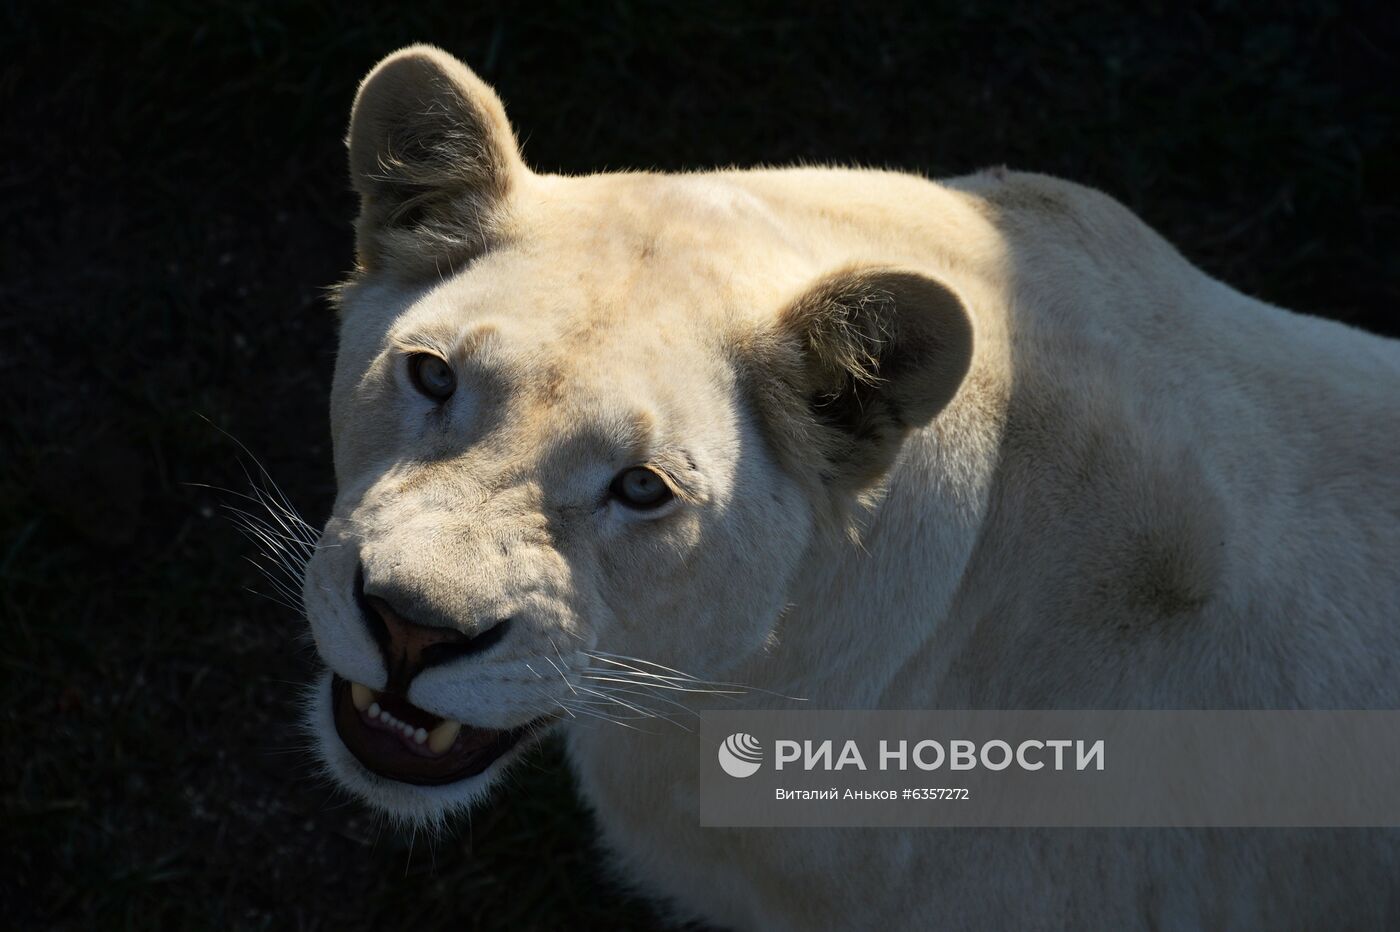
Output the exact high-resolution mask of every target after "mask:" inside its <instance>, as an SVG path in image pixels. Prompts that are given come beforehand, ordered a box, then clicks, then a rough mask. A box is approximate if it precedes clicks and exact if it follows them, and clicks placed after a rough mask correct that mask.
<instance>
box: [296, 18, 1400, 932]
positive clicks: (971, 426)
mask: <svg viewBox="0 0 1400 932" xmlns="http://www.w3.org/2000/svg"><path fill="white" fill-rule="evenodd" d="M349 146H350V164H351V169H352V173H353V178H354V185H355V188H356V190H357V191H358V192H359V194H360V196H361V199H362V211H361V214H360V217H359V221H358V253H359V255H358V269H357V272H356V274H355V276H354V278H353V280H352V281H351V282H350V283H349V284H348V285H347V286H346V287H345V288H344V290H343V293H342V295H341V313H342V321H341V327H342V330H341V342H340V354H339V357H338V360H337V363H336V372H335V384H334V390H333V395H332V400H331V419H332V429H333V433H334V450H335V465H336V474H337V478H338V481H339V497H338V499H337V501H336V504H335V508H334V512H333V515H332V517H331V519H330V521H329V522H328V524H327V526H326V529H325V534H324V537H323V539H322V542H321V544H320V546H319V547H318V549H317V551H316V554H315V556H314V558H313V560H312V562H311V564H310V566H309V571H308V574H307V581H306V586H305V599H306V605H307V610H308V612H309V616H310V621H311V628H312V631H313V632H314V634H315V640H316V645H317V647H318V649H319V652H320V655H321V657H322V659H323V660H324V661H325V664H326V666H327V667H328V668H329V671H330V672H328V673H327V674H326V677H325V680H324V682H323V683H321V684H319V686H318V687H317V689H316V691H315V697H316V699H315V701H314V702H313V708H312V710H311V723H312V726H313V728H314V729H315V731H316V733H317V735H318V736H319V740H318V743H319V745H320V751H321V753H322V755H323V756H324V759H325V761H326V763H327V765H328V767H329V768H330V770H331V771H332V773H333V774H334V775H335V776H336V778H338V780H339V781H340V782H341V783H343V784H344V785H345V786H346V787H348V788H349V789H351V790H352V791H353V792H355V793H357V794H358V795H360V796H361V797H363V798H364V799H365V800H366V801H368V802H369V803H370V804H372V805H373V806H376V807H378V808H380V809H382V810H384V811H387V812H389V813H392V814H395V815H397V816H401V817H403V818H405V819H413V820H424V821H432V820H438V819H441V818H443V817H444V816H445V815H447V814H448V813H450V812H452V811H453V810H457V809H462V808H465V807H467V806H469V805H470V804H471V803H472V802H473V801H474V800H476V799H479V798H480V797H481V796H482V794H483V793H484V792H485V791H486V789H487V787H488V786H490V785H491V784H492V783H493V782H494V781H496V780H497V779H498V778H499V777H500V776H501V774H502V773H503V772H504V770H505V769H506V768H507V767H509V765H510V762H511V761H512V760H513V759H514V758H515V757H516V756H518V754H519V751H520V748H521V746H522V745H523V744H525V743H527V742H528V741H529V740H530V739H531V738H533V737H534V735H536V734H538V733H539V732H541V731H543V730H544V729H546V728H549V727H557V728H561V729H562V730H563V734H564V737H565V740H566V743H567V747H568V750H569V755H570V759H571V761H572V765H573V767H574V770H575V772H576V774H577V777H578V782H579V785H580V788H581V791H582V793H583V795H584V796H585V798H586V799H587V801H588V803H589V804H590V805H591V806H592V807H593V809H594V810H595V811H596V813H597V818H598V823H599V825H600V827H601V832H602V834H603V839H602V840H603V843H604V845H605V846H606V847H607V848H609V849H610V850H611V851H612V852H614V854H615V856H616V858H617V860H618V863H619V865H620V866H621V867H622V869H623V870H624V871H625V872H626V873H627V875H628V876H630V877H631V878H633V879H634V880H635V881H636V882H637V883H638V884H639V885H641V886H642V887H643V888H644V889H646V890H648V891H651V892H652V893H654V894H656V895H657V896H658V897H660V898H662V899H664V900H665V901H666V902H668V903H670V904H672V905H673V907H674V908H675V909H676V911H677V912H678V914H680V915H685V916H694V917H700V918H702V919H705V920H708V921H710V922H713V923H716V924H718V925H721V926H729V927H734V928H740V929H762V930H770V929H791V930H808V929H896V928H898V929H903V928H929V927H938V928H950V929H961V928H1041V927H1061V926H1064V925H1076V926H1086V925H1087V926H1094V927H1099V928H1112V929H1123V928H1154V929H1156V928H1264V927H1271V928H1280V927H1290V928H1324V927H1331V928H1338V927H1358V926H1375V927H1379V926H1382V925H1386V924H1389V925H1391V926H1392V927H1393V926H1394V925H1395V924H1396V923H1398V922H1400V893H1397V887H1400V880H1397V877H1400V855H1397V845H1396V841H1395V835H1394V834H1392V833H1387V832H1383V831H1379V830H1377V831H1313V832H1279V831H1229V832H1225V831H1169V830H1134V831H1092V830H1083V831H1081V830H1054V831H1050V830H1043V831H1032V830H1026V831H1019V830H921V831H897V830H820V829H812V830H776V829H773V830H768V829H764V830H758V829H754V830H718V829H703V828H701V827H699V825H698V820H697V813H696V789H695V783H696V779H697V776H698V775H697V772H696V761H697V760H698V754H699V751H698V749H697V747H696V744H695V742H696V738H695V736H694V735H693V734H692V733H691V732H689V731H686V730H683V729H681V728H671V727H669V726H667V725H666V724H665V723H664V722H663V721H662V720H661V719H657V720H656V721H654V722H651V723H648V726H649V727H646V728H644V729H641V730H634V729H629V728H626V727H617V726H615V725H613V724H611V723H609V722H607V721H605V719H608V718H619V719H626V718H628V717H629V715H633V714H637V713H650V712H652V711H655V712H659V713H661V714H664V715H665V716H666V717H668V718H671V717H675V716H677V715H683V714H687V713H686V712H683V711H681V710H680V709H677V708H676V706H674V705H671V704H662V703H660V702H659V701H657V700H656V697H657V696H658V695H660V691H658V690H653V689H648V688H647V687H646V686H645V684H647V683H648V682H652V683H655V682H656V681H655V680H654V679H652V680H649V679H648V676H649V675H650V674H654V673H656V672H657V671H659V670H660V667H658V666H653V665H654V664H656V665H664V666H665V667H667V668H675V669H678V670H683V671H686V672H687V673H689V674H692V675H694V676H696V677H699V678H701V679H703V680H710V681H727V682H737V683H742V684H746V685H748V686H752V687H756V689H755V690H754V691H752V692H749V693H747V694H745V695H744V696H743V697H742V699H741V700H740V702H741V707H742V704H744V703H746V704H748V705H750V706H753V707H759V706H770V707H783V706H784V705H785V704H787V702H786V700H784V699H782V698H780V696H793V697H801V698H805V699H807V700H809V701H810V704H811V705H813V706H817V707H826V708H848V709H867V708H882V707H883V708H943V707H982V708H1013V709H1014V708H1051V707H1058V708H1276V707H1283V708H1294V707H1319V708H1353V707H1371V708H1394V707H1396V706H1397V705H1400V665H1398V664H1397V661H1400V621H1398V620H1397V618H1398V617H1400V347H1397V344H1395V343H1393V342H1389V341H1386V340H1383V339H1379V338H1376V337H1373V336H1368V335H1366V334H1364V333H1360V332H1358V331H1356V330H1352V329H1349V328H1347V327H1344V326H1341V325H1339V324H1335V323H1329V322H1327V321H1324V320H1317V319H1313V318H1308V317H1300V316H1297V315H1295V314H1291V313H1289V312H1286V311H1283V310H1279V309H1277V308H1274V307H1270V306H1267V305H1265V304H1262V303H1260V302H1259V301H1256V300H1253V299H1251V298H1248V297H1245V296H1244V295H1241V294H1239V293H1237V292H1235V291H1232V290H1231V289H1230V288H1228V287H1226V286H1225V285H1222V284H1220V283H1219V282H1217V281H1214V280H1212V279H1210V278H1209V277H1207V276H1206V275H1204V274H1202V273H1201V272H1200V271H1198V270H1197V269H1195V268H1193V267H1192V266H1191V265H1190V264H1189V263H1187V262H1186V261H1185V260H1184V259H1183V258H1182V257H1181V256H1180V255H1179V254H1177V252H1176V251H1175V250H1173V249H1172V247H1171V246H1170V245H1168V244H1167V243H1166V242H1164V241H1163V240H1162V239H1161V238H1160V237H1158V236H1157V235H1155V234H1154V233H1153V232H1152V231H1151V230H1150V229H1148V228H1147V227H1146V226H1144V225H1143V224H1142V223H1141V222H1140V221H1138V220H1137V219H1136V218H1135V217H1134V216H1133V215H1132V214H1131V213H1130V212H1129V211H1127V210H1126V209H1125V208H1123V207H1122V206H1120V205H1119V204H1117V203H1116V202H1114V201H1113V200H1111V199H1110V198H1108V197H1105V196H1104V195H1102V194H1099V193H1097V192H1095V191H1092V190H1088V189H1086V188H1081V187H1078V186H1076V185H1072V184H1068V183H1065V182H1061V181H1056V180H1053V179H1050V178H1045V177H1041V176H1037V175H1024V174H1014V173H1006V172H1002V171H989V172H984V173H980V174H977V175H972V176H969V177H965V178H958V179H954V180H952V181H946V182H931V181H928V180H926V179H924V178H919V177H913V176H910V175H903V174H897V173H889V172H878V171H845V170H834V169H833V170H828V169H810V168H807V169H793V170H756V171H719V172H712V173H699V174H686V175H659V174H648V173H621V174H605V175H596V176H590V177H583V178H566V177H559V176H554V175H541V174H536V173H534V172H532V171H531V170H530V169H529V168H527V167H526V165H525V164H524V162H523V161H522V159H521V155H520V152H519V149H518V147H517V144H516V141H515V138H514V136H513V135H512V131H511V128H510V126H509V124H508V123H507V121H506V117H505V113H504V111H503V109H502V106H501V103H500V101H499V100H498V99H497V97H496V96H495V94H494V93H493V92H492V91H491V90H490V88H488V87H487V86H486V85H485V84H483V83H482V82H481V81H480V80H479V79H478V78H477V77H476V76H475V75H473V74H472V73H471V72H470V71H469V70H468V69H467V68H466V67H465V66H464V65H462V64H461V63H460V62H458V61H457V60H455V59H453V58H452V57H451V56H449V55H447V54H445V53H443V52H441V51H439V50H436V49H433V48H430V47H423V46H418V47H413V48H409V49H405V50H403V51H401V52H399V53H397V54H395V55H393V56H390V57H389V58H387V59H385V60H384V61H383V62H382V63H380V65H379V66H378V67H376V68H375V69H374V71H373V72H372V73H371V74H370V75H369V77H368V78H367V79H366V80H365V82H364V84H363V85H362V87H361V88H360V91H359V96H358V97H357V99H356V101H355V108H354V113H353V116H352V121H351V128H350V135H349ZM622 658H634V659H622ZM623 664H625V665H623ZM609 674H611V676H609ZM695 688H696V689H697V690H700V689H703V686H696V687H695ZM669 698H670V699H672V700H674V701H675V702H679V703H681V704H682V705H684V706H686V707H688V708H689V709H691V710H694V709H703V708H706V707H707V701H708V700H713V699H715V697H713V696H709V695H708V694H706V693H704V692H703V691H697V692H694V693H690V692H671V693H670V694H669ZM716 704H718V703H717V701H716ZM724 707H725V708H733V707H734V706H733V704H732V703H726V705H725V706H724ZM624 724H626V723H625V722H624Z"/></svg>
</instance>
